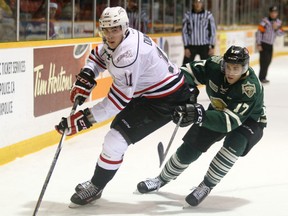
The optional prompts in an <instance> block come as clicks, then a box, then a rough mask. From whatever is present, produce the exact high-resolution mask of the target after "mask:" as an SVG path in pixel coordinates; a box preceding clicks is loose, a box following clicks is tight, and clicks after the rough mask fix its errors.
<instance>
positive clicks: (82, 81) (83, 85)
mask: <svg viewBox="0 0 288 216" xmlns="http://www.w3.org/2000/svg"><path fill="white" fill-rule="evenodd" d="M94 76H95V75H94V73H93V71H92V70H90V69H87V68H84V69H82V70H81V72H80V73H79V74H78V75H77V76H76V82H75V83H74V84H73V87H72V89H71V91H70V100H71V102H72V103H74V102H75V100H76V99H77V100H78V101H79V105H82V104H83V103H84V102H85V100H86V99H87V98H88V97H89V95H90V93H91V92H92V90H93V88H95V86H96V85H97V82H96V81H95V80H94Z"/></svg>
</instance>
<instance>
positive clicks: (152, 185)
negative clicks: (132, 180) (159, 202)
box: [137, 177, 166, 193]
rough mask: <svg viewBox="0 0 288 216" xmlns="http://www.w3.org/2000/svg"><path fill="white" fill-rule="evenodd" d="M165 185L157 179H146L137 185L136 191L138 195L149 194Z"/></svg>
mask: <svg viewBox="0 0 288 216" xmlns="http://www.w3.org/2000/svg"><path fill="white" fill-rule="evenodd" d="M165 184H166V183H164V182H163V181H161V180H160V179H159V178H158V177H156V178H153V179H147V180H145V181H141V182H139V183H138V184H137V189H138V191H139V192H140V193H149V192H152V191H158V190H159V188H160V187H162V186H164V185H165Z"/></svg>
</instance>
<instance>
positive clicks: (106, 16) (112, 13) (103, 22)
mask: <svg viewBox="0 0 288 216" xmlns="http://www.w3.org/2000/svg"><path fill="white" fill-rule="evenodd" d="M99 23H100V25H99V27H100V31H102V28H109V27H115V26H121V27H122V31H123V35H125V33H126V31H127V29H128V27H129V19H128V16H127V13H126V10H125V9H124V8H122V7H119V6H117V7H107V8H105V9H104V11H103V12H102V14H101V17H100V19H99Z"/></svg>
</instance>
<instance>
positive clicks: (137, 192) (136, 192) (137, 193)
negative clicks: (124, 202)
mask: <svg viewBox="0 0 288 216" xmlns="http://www.w3.org/2000/svg"><path fill="white" fill-rule="evenodd" d="M133 194H136V195H142V193H140V192H139V191H138V189H137V188H136V190H135V191H134V192H133Z"/></svg>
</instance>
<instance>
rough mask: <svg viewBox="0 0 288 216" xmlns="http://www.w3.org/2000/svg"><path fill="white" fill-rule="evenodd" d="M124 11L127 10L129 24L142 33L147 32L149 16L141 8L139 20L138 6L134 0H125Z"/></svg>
mask: <svg viewBox="0 0 288 216" xmlns="http://www.w3.org/2000/svg"><path fill="white" fill-rule="evenodd" d="M126 11H127V15H128V18H129V26H130V27H131V28H134V29H137V30H139V31H141V32H143V33H147V31H148V22H149V18H148V16H147V14H146V12H145V11H143V10H141V15H140V20H139V8H138V4H137V2H136V0H128V1H127V8H126ZM139 21H140V22H139Z"/></svg>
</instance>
